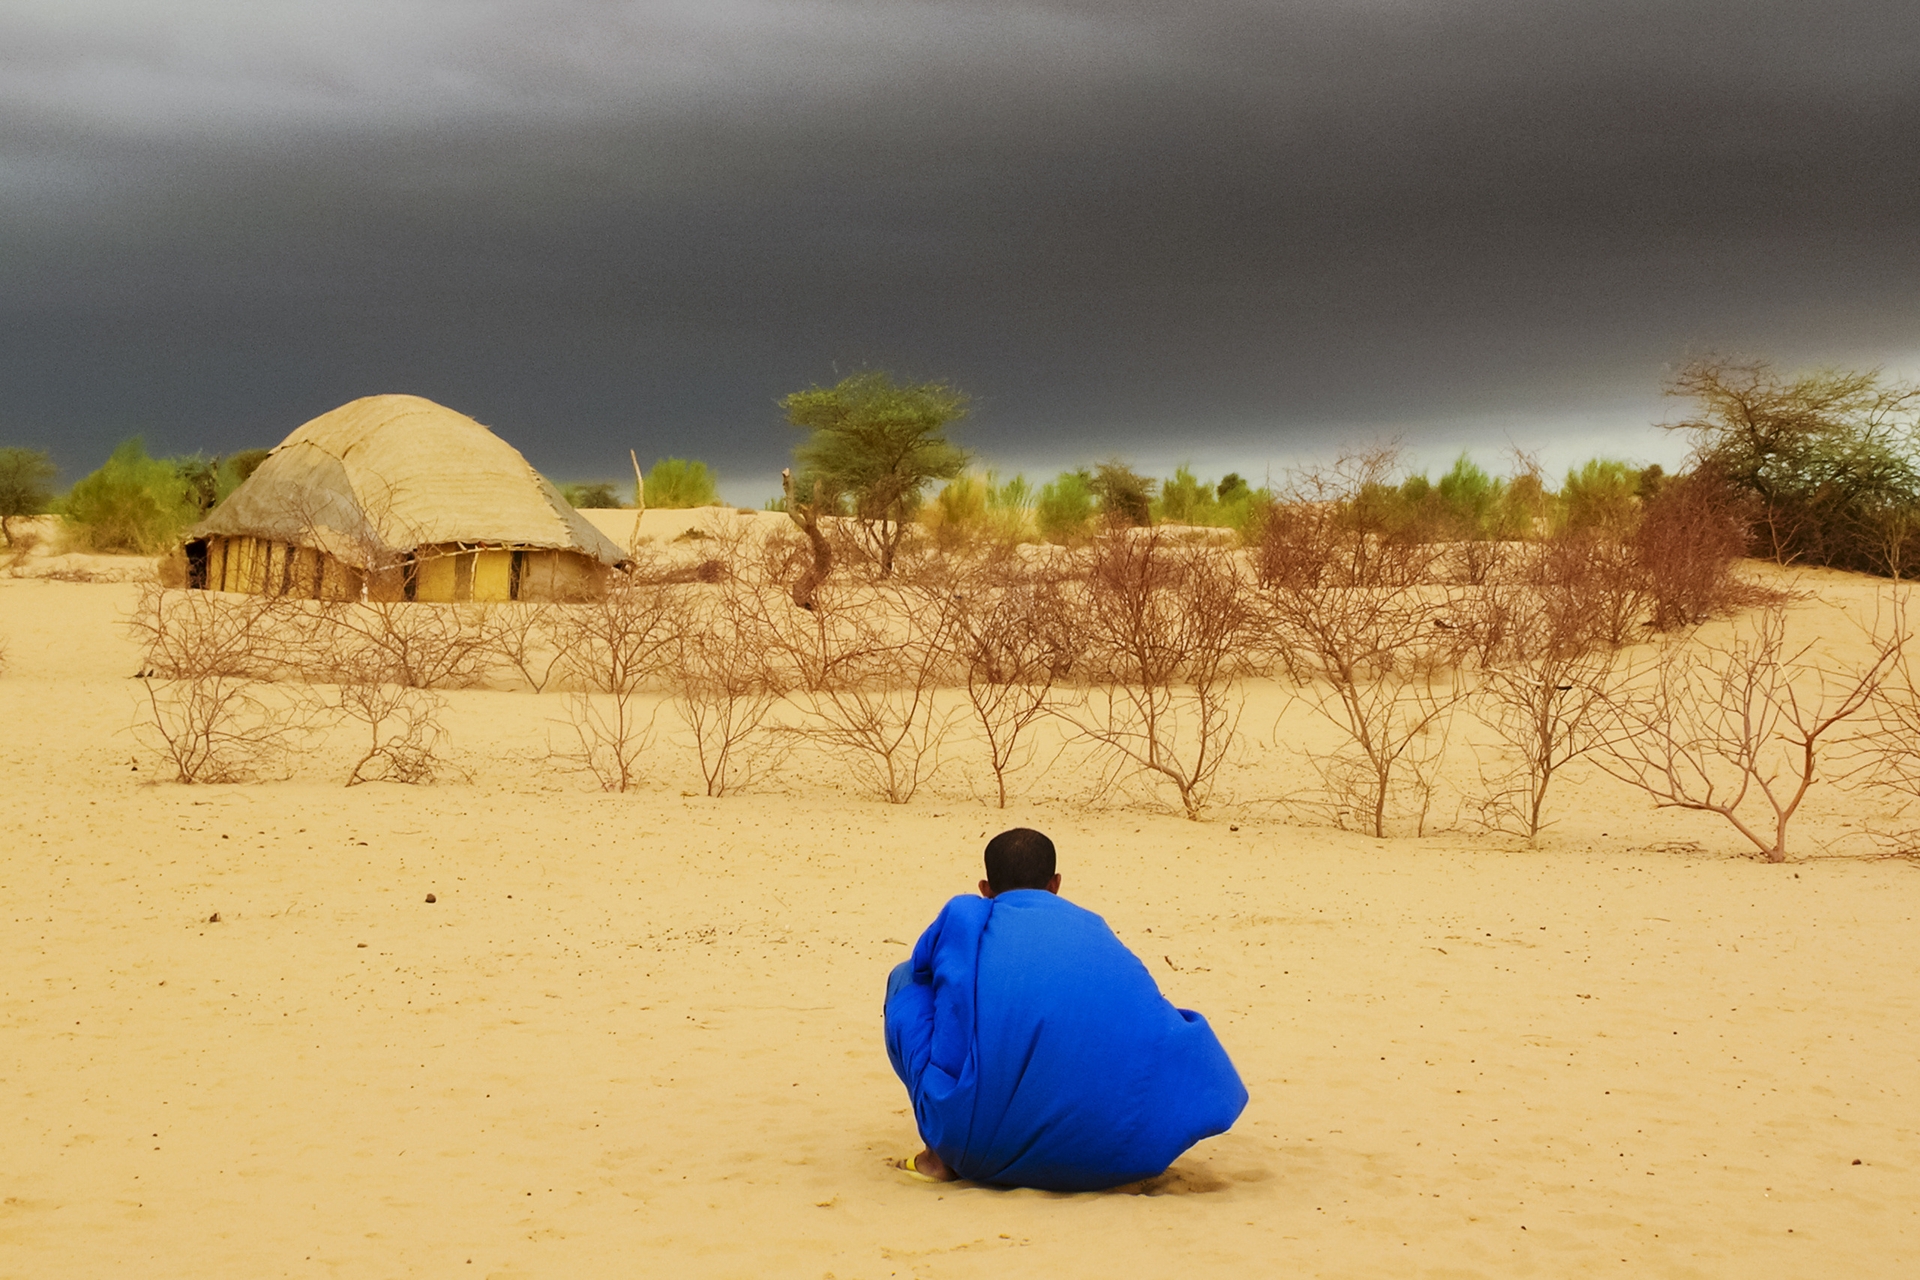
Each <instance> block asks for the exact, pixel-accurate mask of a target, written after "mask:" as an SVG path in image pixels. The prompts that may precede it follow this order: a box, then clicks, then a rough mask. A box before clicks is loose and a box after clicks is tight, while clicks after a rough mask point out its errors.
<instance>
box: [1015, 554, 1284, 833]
mask: <svg viewBox="0 0 1920 1280" xmlns="http://www.w3.org/2000/svg"><path fill="white" fill-rule="evenodd" d="M1250 616H1251V615H1250V611H1249V609H1248V600H1247V592H1246V583H1245V581H1244V578H1243V576H1242V574H1241V572H1240V568H1239V565H1238V563H1237V561H1236V560H1235V558H1234V557H1233V556H1232V555H1231V554H1229V553H1227V552H1223V551H1219V550H1213V549H1209V548H1206V547H1200V546H1177V545H1175V544H1174V543H1172V542H1171V541H1169V540H1168V539H1166V538H1165V537H1164V536H1163V535H1162V533H1161V531H1160V530H1158V529H1154V530H1148V531H1145V532H1142V533H1139V534H1130V533H1126V532H1116V533H1112V534H1109V535H1107V536H1105V537H1103V538H1101V539H1100V540H1099V541H1098V542H1097V544H1096V546H1095V550H1094V553H1093V564H1092V573H1091V575H1090V576H1089V578H1088V582H1087V603H1086V609H1085V613H1084V617H1085V623H1086V628H1087V635H1088V639H1089V641H1090V645H1091V649H1090V657H1091V660H1092V662H1093V664H1094V675H1095V679H1094V682H1093V683H1091V684H1090V685H1088V686H1087V687H1086V689H1085V690H1083V691H1082V694H1081V697H1080V698H1079V699H1078V701H1077V702H1075V703H1073V704H1069V705H1066V706H1063V707H1061V708H1060V711H1059V714H1060V715H1061V716H1062V717H1063V718H1064V719H1065V720H1066V721H1067V722H1068V723H1069V724H1071V725H1072V726H1073V728H1074V730H1075V732H1076V733H1077V735H1078V736H1079V738H1080V739H1081V740H1083V741H1085V742H1087V743H1090V744H1092V745H1093V746H1095V747H1097V748H1099V749H1100V750H1101V752H1102V753H1103V754H1104V756H1105V757H1106V761H1107V766H1108V769H1107V773H1106V775H1105V780H1106V781H1107V782H1109V783H1111V782H1115V781H1118V780H1119V779H1120V778H1122V777H1123V776H1128V775H1131V776H1134V777H1139V778H1142V779H1144V780H1146V781H1148V782H1150V783H1157V784H1164V785H1168V786H1171V787H1172V788H1173V790H1174V792H1175V793H1176V795H1177V796H1178V799H1179V805H1180V809H1181V812H1182V813H1184V814H1185V815H1186V816H1187V817H1188V818H1190V819H1195V820H1198V819H1199V818H1200V817H1201V816H1202V814H1203V813H1204V812H1205V810H1206V807H1207V803H1208V801H1209V800H1210V799H1211V797H1212V794H1213V788H1214V783H1215V781H1216V779H1217V777H1218V775H1219V772H1220V767H1221V765H1222V764H1224V763H1225V761H1226V759H1227V755H1228V752H1229V750H1230V749H1231V747H1232V745H1233V741H1234V736H1235V733H1236V731H1237V729H1238V728H1239V723H1240V711H1241V707H1242V701H1243V700H1242V698H1241V694H1240V688H1239V677H1240V674H1241V669H1240V654H1241V649H1242V645H1243V641H1244V640H1245V639H1246V638H1247V631H1248V624H1249V621H1250ZM1042 655H1044V650H1043V651H1042Z"/></svg>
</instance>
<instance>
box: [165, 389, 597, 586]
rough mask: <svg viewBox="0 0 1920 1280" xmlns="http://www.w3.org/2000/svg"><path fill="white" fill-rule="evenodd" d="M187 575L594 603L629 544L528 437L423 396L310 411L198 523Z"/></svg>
mask: <svg viewBox="0 0 1920 1280" xmlns="http://www.w3.org/2000/svg"><path fill="white" fill-rule="evenodd" d="M186 552H187V582H188V585H189V586H192V587H198V588H201V589H203V590H209V591H242V592H248V593H250V594H255V595H260V594H268V595H289V596H299V597H303V598H308V599H326V600H360V599H372V600H430V601H446V602H460V601H485V600H500V601H504V600H580V599H588V598H591V597H593V596H597V595H599V594H600V593H601V592H603V591H604V590H605V589H606V578H607V571H608V570H609V569H612V568H616V567H618V566H620V565H622V564H623V563H624V562H625V561H626V558H627V557H626V553H625V552H623V551H622V550H621V549H620V548H619V547H618V546H616V545H614V543H613V542H612V541H610V540H609V539H608V538H607V537H606V536H605V535H604V534H602V533H601V532H600V531H599V530H597V529H595V528H594V527H593V526H592V525H590V524H588V523H587V522H586V521H585V520H584V519H582V518H581V516H580V514H579V513H578V512H576V511H575V510H574V509H573V508H572V507H571V506H569V505H568V503H567V501H566V499H565V498H562V497H561V496H560V494H559V491H558V490H556V489H555V488H554V487H553V486H552V485H551V484H549V483H547V481H546V480H545V479H544V478H543V477H542V476H541V475H540V473H539V472H537V471H535V470H534V469H533V468H532V467H530V466H528V465H527V460H526V459H525V458H523V457H521V456H520V453H519V451H518V450H516V449H515V448H514V447H513V446H512V445H510V444H508V443H507V442H506V441H504V440H502V439H501V438H500V437H499V436H496V435H494V434H493V432H491V431H489V430H487V428H485V427H483V426H481V425H480V424H479V423H477V422H475V421H474V420H473V419H472V418H469V417H467V416H466V415H464V414H459V413H455V412H454V411H453V410H451V409H448V408H445V407H444V406H441V405H437V404H435V403H434V402H433V401H431V400H423V399H421V398H420V397H419V396H367V397H366V398H364V399H360V400H355V401H353V402H352V403H351V404H344V405H341V406H340V407H339V408H338V409H335V410H333V411H332V412H331V413H324V414H322V415H320V416H319V417H317V418H315V419H314V420H313V421H311V422H309V423H307V424H306V425H305V426H303V427H301V428H300V429H299V430H297V431H295V432H294V433H293V434H292V435H290V436H288V437H287V438H286V439H285V440H284V441H282V442H281V443H280V446H279V447H278V448H276V449H275V450H274V451H273V452H272V453H271V454H269V455H268V456H267V459H266V461H265V462H263V463H261V464H260V467H259V469H258V470H256V471H255V472H254V473H253V474H252V475H251V476H249V477H247V479H246V481H245V482H244V483H242V484H241V485H240V487H239V488H237V489H235V490H234V491H233V493H232V494H230V495H229V496H228V497H227V500H226V501H225V502H222V503H221V504H220V505H219V506H217V507H215V508H214V509H213V510H212V511H210V512H209V513H208V514H207V517H206V519H204V520H202V521H201V522H200V523H199V524H197V525H195V526H194V527H193V529H192V530H190V531H189V532H188V534H187V543H186Z"/></svg>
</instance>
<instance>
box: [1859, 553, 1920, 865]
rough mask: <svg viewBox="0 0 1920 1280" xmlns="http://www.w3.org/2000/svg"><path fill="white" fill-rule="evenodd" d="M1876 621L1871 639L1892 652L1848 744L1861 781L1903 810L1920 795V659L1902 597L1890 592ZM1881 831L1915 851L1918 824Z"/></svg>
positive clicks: (1919, 841)
mask: <svg viewBox="0 0 1920 1280" xmlns="http://www.w3.org/2000/svg"><path fill="white" fill-rule="evenodd" d="M1895 590H1897V591H1904V590H1906V589H1905V588H1896V589H1895ZM1881 621H1882V622H1883V623H1885V624H1886V625H1881V626H1876V627H1875V628H1874V635H1875V638H1876V641H1877V642H1878V643H1880V644H1886V643H1889V642H1890V643H1892V644H1894V645H1895V646H1896V647H1897V649H1898V652H1897V653H1895V655H1894V657H1893V660H1892V661H1891V662H1890V663H1889V664H1888V666H1887V674H1886V679H1885V680H1884V681H1882V683H1881V686H1880V690H1879V696H1878V697H1877V698H1875V700H1874V705H1873V707H1872V708H1871V714H1870V716H1869V717H1868V720H1867V724H1866V727H1865V728H1863V729H1862V730H1861V731H1860V732H1859V733H1858V734H1856V735H1854V737H1853V740H1852V741H1851V743H1850V744H1849V745H1850V746H1851V747H1852V748H1853V750H1854V752H1855V753H1856V754H1857V755H1858V756H1859V757H1861V766H1862V767H1861V768H1860V770H1859V772H1861V773H1862V774H1864V776H1865V779H1866V781H1867V783H1868V784H1869V785H1871V786H1872V787H1874V788H1875V789H1876V790H1878V791H1881V792H1885V793H1889V794H1891V795H1892V796H1893V797H1894V798H1895V800H1896V802H1897V803H1899V805H1900V813H1901V815H1902V816H1905V814H1906V813H1907V812H1908V811H1909V810H1911V808H1912V807H1913V805H1914V803H1915V802H1916V801H1920V663H1917V662H1916V660H1915V657H1914V651H1913V648H1912V646H1911V645H1910V644H1909V641H1910V639H1911V637H1912V635H1913V623H1912V620H1911V619H1910V617H1909V615H1908V597H1906V596H1904V595H1899V596H1894V597H1892V598H1891V599H1890V600H1888V601H1886V602H1885V603H1883V605H1882V609H1881ZM1885 834H1887V835H1888V836H1890V838H1891V839H1892V840H1893V842H1894V844H1895V846H1896V847H1897V849H1898V850H1899V851H1900V852H1902V853H1904V854H1906V855H1908V856H1913V855H1915V854H1916V853H1920V830H1914V829H1908V830H1905V831H1897V832H1891V833H1885Z"/></svg>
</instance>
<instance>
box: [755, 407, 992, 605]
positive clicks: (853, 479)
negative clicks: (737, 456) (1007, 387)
mask: <svg viewBox="0 0 1920 1280" xmlns="http://www.w3.org/2000/svg"><path fill="white" fill-rule="evenodd" d="M780 407H781V408H782V409H784V410H786V414H787V421H788V422H790V423H792V424H793V425H794V426H796V427H799V428H800V429H801V430H803V431H806V432H808V433H809V434H808V436H807V438H806V440H805V441H804V442H802V443H801V444H800V445H799V447H798V448H796V449H795V450H794V451H793V453H794V460H795V461H796V462H798V463H799V464H800V472H801V474H800V475H799V477H798V478H797V479H796V487H797V489H798V491H799V492H801V493H817V494H820V495H821V496H822V497H823V498H824V500H825V503H826V505H827V506H828V507H829V508H833V507H841V508H843V509H844V508H847V507H850V508H851V511H852V514H853V516H854V518H855V519H856V520H858V521H859V524H860V531H861V534H862V536H863V537H864V538H865V540H866V543H867V546H868V549H869V550H871V551H872V552H873V555H874V558H875V559H876V560H877V561H878V562H879V565H880V576H881V577H883V578H884V577H888V576H890V575H891V574H892V573H893V561H894V556H895V555H896V553H897V552H898V551H899V549H900V543H901V541H902V539H904V538H905V537H906V533H907V530H908V529H909V528H910V527H911V525H912V521H913V517H914V514H915V512H917V511H918V510H919V508H920V500H921V496H922V494H923V493H924V492H925V490H926V487H927V484H928V483H929V482H930V481H933V480H951V479H953V478H954V477H955V476H957V475H959V474H960V472H961V469H962V468H964V467H965V466H966V464H967V455H966V451H965V450H963V449H961V448H959V447H958V446H957V445H955V444H953V443H952V442H950V441H949V440H948V439H947V436H946V429H947V426H948V425H949V424H950V423H954V422H958V421H959V420H960V419H962V418H964V417H966V416H967V396H966V394H965V393H964V392H961V391H959V390H958V389H956V388H954V387H952V386H949V385H948V384H946V383H944V382H923V383H920V384H918V385H914V386H903V385H901V384H899V383H896V382H895V381H894V380H893V378H892V376H891V375H889V374H888V373H886V372H885V371H883V370H878V369H875V370H869V371H867V372H864V373H856V374H854V375H853V376H852V377H849V378H842V379H841V380H840V381H839V382H838V383H836V384H834V385H833V386H831V387H810V388H808V389H807V390H805V391H796V392H794V393H793V394H792V395H789V396H787V397H786V398H784V399H783V400H781V401H780Z"/></svg>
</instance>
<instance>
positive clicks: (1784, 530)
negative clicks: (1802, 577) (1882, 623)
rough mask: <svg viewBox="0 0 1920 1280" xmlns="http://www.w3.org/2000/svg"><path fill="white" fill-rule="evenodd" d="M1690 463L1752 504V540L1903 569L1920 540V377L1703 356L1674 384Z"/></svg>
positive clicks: (1834, 562)
mask: <svg viewBox="0 0 1920 1280" xmlns="http://www.w3.org/2000/svg"><path fill="white" fill-rule="evenodd" d="M1667 394H1668V395H1670V396H1675V397H1679V398H1681V399H1687V400H1692V401H1693V402H1694V404H1693V413H1692V414H1691V415H1689V416H1688V417H1686V418H1684V419H1682V420H1681V421H1679V422H1674V423H1669V424H1667V425H1668V426H1670V427H1671V428H1673V429H1674V430H1678V431H1684V432H1686V433H1687V434H1689V435H1691V436H1692V437H1693V454H1694V462H1695V463H1696V465H1697V466H1700V467H1705V468H1711V469H1712V470H1714V471H1715V472H1717V473H1718V474H1719V475H1720V476H1722V477H1724V479H1725V480H1726V481H1727V482H1728V483H1729V484H1731V485H1732V486H1733V487H1734V488H1735V490H1736V491H1738V492H1742V493H1745V494H1747V495H1748V496H1749V497H1750V499H1751V501H1752V502H1753V504H1754V507H1755V511H1754V515H1755V519H1754V526H1753V539H1752V544H1753V545H1752V551H1753V553H1754V554H1756V555H1762V556H1766V557H1767V558H1769V559H1772V560H1776V561H1779V562H1780V563H1782V564H1789V563H1794V562H1799V563H1803V564H1821V565H1830V566H1832V567H1834V568H1840V569H1857V570H1866V571H1868V572H1872V573H1882V574H1888V575H1890V576H1895V577H1899V576H1904V573H1905V571H1906V570H1907V569H1909V568H1910V567H1911V564H1912V561H1913V559H1914V558H1915V555H1916V553H1917V552H1920V547H1917V546H1916V545H1915V544H1916V541H1920V539H1916V538H1915V536H1914V532H1913V531H1914V529H1915V528H1916V527H1920V385H1916V384H1914V383H1908V382H1899V381H1894V380H1890V379H1886V378H1883V377H1882V376H1881V374H1880V371H1879V370H1869V371H1866V372H1858V371H1850V370H1839V369H1826V370H1820V371H1817V372H1814V373H1806V374H1800V375H1796V376H1792V377H1789V376H1785V375H1782V374H1781V373H1779V372H1778V371H1777V370H1775V369H1774V368H1773V367H1772V366H1771V365H1769V364H1767V363H1766V362H1765V361H1761V360H1753V361H1737V360H1727V359H1703V360H1696V361H1694V362H1693V363H1691V364H1689V365H1687V366H1686V367H1685V368H1684V369H1682V370H1681V371H1680V372H1679V373H1677V374H1675V375H1674V377H1673V380H1672V381H1671V382H1670V383H1669V384H1668V387H1667Z"/></svg>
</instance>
